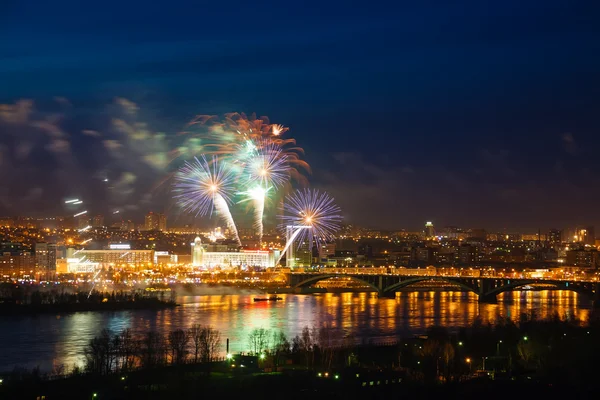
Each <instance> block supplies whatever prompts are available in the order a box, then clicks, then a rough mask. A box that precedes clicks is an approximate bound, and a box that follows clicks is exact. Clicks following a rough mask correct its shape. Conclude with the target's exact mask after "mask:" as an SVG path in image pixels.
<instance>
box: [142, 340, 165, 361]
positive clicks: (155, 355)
mask: <svg viewBox="0 0 600 400" xmlns="http://www.w3.org/2000/svg"><path fill="white" fill-rule="evenodd" d="M140 347H141V348H140V354H141V357H140V361H141V364H142V367H144V368H152V367H156V366H158V365H163V364H164V361H165V345H164V338H163V336H162V335H161V334H159V333H158V332H156V331H148V332H146V335H145V336H144V338H143V339H142V341H141V346H140Z"/></svg>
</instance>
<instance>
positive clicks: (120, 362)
mask: <svg viewBox="0 0 600 400" xmlns="http://www.w3.org/2000/svg"><path fill="white" fill-rule="evenodd" d="M116 351H117V368H119V369H120V370H121V371H129V370H131V369H133V368H134V367H135V357H136V353H137V352H138V342H137V341H136V340H135V338H134V337H133V333H132V331H131V329H129V328H126V329H123V330H122V331H121V334H120V335H119V340H118V346H117V348H116Z"/></svg>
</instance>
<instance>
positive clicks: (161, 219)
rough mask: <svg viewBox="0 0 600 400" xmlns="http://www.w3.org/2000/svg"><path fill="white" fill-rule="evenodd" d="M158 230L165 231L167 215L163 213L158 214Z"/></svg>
mask: <svg viewBox="0 0 600 400" xmlns="http://www.w3.org/2000/svg"><path fill="white" fill-rule="evenodd" d="M158 230H159V231H162V232H166V231H167V216H166V215H165V214H158Z"/></svg>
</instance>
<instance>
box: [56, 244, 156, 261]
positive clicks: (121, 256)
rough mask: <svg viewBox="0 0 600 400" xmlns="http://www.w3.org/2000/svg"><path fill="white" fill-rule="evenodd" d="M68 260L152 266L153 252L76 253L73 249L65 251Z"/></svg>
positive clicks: (95, 251)
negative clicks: (76, 259)
mask: <svg viewBox="0 0 600 400" xmlns="http://www.w3.org/2000/svg"><path fill="white" fill-rule="evenodd" d="M68 258H78V259H80V260H81V261H82V262H84V261H89V262H92V263H98V264H111V265H118V264H134V265H142V264H153V263H154V250H128V249H109V250H81V251H78V252H76V251H75V250H74V249H71V248H70V249H69V250H68V251H67V259H68Z"/></svg>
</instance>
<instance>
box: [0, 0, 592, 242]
mask: <svg viewBox="0 0 600 400" xmlns="http://www.w3.org/2000/svg"><path fill="white" fill-rule="evenodd" d="M268 3H269V2H256V3H255V2H247V1H228V2H210V3H209V2H202V1H189V2H183V1H176V0H173V1H169V2H164V1H156V2H153V1H138V0H128V1H123V0H119V1H116V0H104V1H97V2H85V1H84V2H82V1H80V0H62V1H46V0H38V1H33V0H21V1H18V0H4V1H2V2H0V103H2V104H4V105H3V106H0V179H1V182H2V184H1V185H0V214H4V215H19V214H29V215H48V214H63V213H64V214H66V213H68V212H69V211H68V210H65V209H64V208H63V204H62V203H63V200H64V199H65V198H67V197H70V196H79V197H81V198H84V199H85V202H86V203H87V204H88V206H87V207H88V209H89V210H90V212H91V213H103V214H106V215H108V214H109V213H110V212H111V211H112V210H115V209H120V210H121V211H122V213H121V215H122V216H123V217H125V218H132V219H137V220H139V221H140V222H141V216H142V215H143V214H144V213H145V212H147V211H148V210H155V211H168V212H169V213H170V215H171V221H172V222H173V223H179V222H183V221H184V220H185V217H183V216H181V214H180V212H179V211H178V210H177V209H176V208H175V207H173V205H172V204H171V203H172V202H171V201H169V200H168V198H169V195H168V190H166V189H164V187H163V188H160V187H159V188H158V189H156V184H157V182H159V181H160V180H161V178H162V176H163V175H164V171H165V169H166V166H165V163H164V154H165V153H166V152H167V151H169V150H170V149H169V148H168V143H169V138H170V137H171V135H175V134H176V133H177V132H179V131H180V130H181V129H182V128H183V126H184V125H185V124H186V123H187V122H188V121H189V120H190V119H191V118H193V116H194V115H196V114H222V113H227V112H234V111H237V112H245V113H247V114H250V113H252V112H255V113H256V114H257V115H259V116H262V115H266V116H269V118H270V120H271V122H277V123H281V124H284V125H285V126H288V127H289V128H290V131H289V132H288V133H289V135H290V136H293V137H294V138H296V139H297V141H298V144H299V145H300V146H302V147H304V149H305V150H306V157H305V159H306V160H307V161H308V162H309V163H310V164H311V166H312V169H313V174H312V176H311V177H310V182H311V186H313V187H317V188H320V189H324V190H327V191H328V192H330V193H331V194H332V195H333V196H334V197H335V198H336V200H337V203H338V204H339V205H340V207H341V208H342V210H343V212H344V217H345V219H346V222H349V223H356V224H360V225H363V226H367V227H373V228H381V229H401V228H406V229H409V230H411V229H419V228H421V227H422V226H423V224H424V223H425V221H433V222H434V224H435V225H436V226H445V225H458V226H463V227H484V228H487V229H488V230H504V229H507V230H527V231H537V229H538V228H541V229H547V228H551V227H558V228H566V227H570V226H572V225H576V224H586V225H596V226H600V207H599V206H598V198H599V195H600V185H599V184H600V179H599V177H598V176H599V174H598V170H599V167H600V158H599V157H598V154H599V152H600V148H599V144H600V135H599V134H600V113H599V111H600V107H599V106H600V100H599V99H600V24H599V23H598V21H599V20H600V3H599V2H597V1H564V0H563V1H552V0H548V1H543V2H542V1H536V2H526V1H522V0H505V1H502V2H482V1H473V2H449V1H439V2H438V1H419V2H389V3H377V2H369V3H364V2H358V3H359V4H362V5H361V6H354V5H351V2H339V3H338V2H330V1H319V2H314V3H306V2H289V1H287V2H286V1H274V2H270V3H272V4H268ZM405 3H411V4H405ZM450 3H455V4H453V5H451V4H450ZM487 3H494V4H487ZM366 4H368V5H369V7H367V6H366ZM119 121H120V122H119ZM119 123H120V124H121V125H119ZM123 124H125V125H123ZM119 126H120V127H121V129H119ZM123 126H125V127H129V128H131V127H134V129H135V131H136V132H138V133H139V134H140V135H141V136H140V138H142V139H143V140H137V141H135V140H134V141H132V140H130V139H131V138H130V137H129V139H127V137H124V131H126V130H127V129H123ZM140 132H141V133H140ZM129 134H131V132H130V133H129ZM134 134H135V133H134ZM104 179H109V182H108V183H107V182H104Z"/></svg>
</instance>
